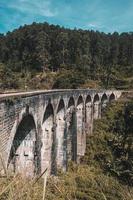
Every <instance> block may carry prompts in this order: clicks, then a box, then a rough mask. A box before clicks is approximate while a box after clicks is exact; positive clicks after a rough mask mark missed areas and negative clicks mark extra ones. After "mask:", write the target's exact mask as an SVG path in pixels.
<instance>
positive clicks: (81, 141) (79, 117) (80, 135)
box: [77, 96, 85, 162]
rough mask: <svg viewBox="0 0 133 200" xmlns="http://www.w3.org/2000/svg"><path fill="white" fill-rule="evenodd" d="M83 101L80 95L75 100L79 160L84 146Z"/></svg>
mask: <svg viewBox="0 0 133 200" xmlns="http://www.w3.org/2000/svg"><path fill="white" fill-rule="evenodd" d="M83 108H84V102H83V98H82V96H79V98H78V101H77V156H78V157H77V161H78V162H79V161H80V158H81V157H82V156H83V155H84V147H85V141H84V137H85V133H84V131H83V130H84V127H83V121H84V113H83Z"/></svg>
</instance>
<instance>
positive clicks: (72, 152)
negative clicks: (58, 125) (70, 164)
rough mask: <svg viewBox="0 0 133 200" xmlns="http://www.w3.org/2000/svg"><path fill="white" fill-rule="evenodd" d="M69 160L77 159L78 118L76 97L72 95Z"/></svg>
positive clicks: (68, 110)
mask: <svg viewBox="0 0 133 200" xmlns="http://www.w3.org/2000/svg"><path fill="white" fill-rule="evenodd" d="M66 123H67V144H66V145H67V160H73V161H76V160H77V119H76V110H75V102H74V98H73V97H70V99H69V102H68V108H67V114H66Z"/></svg>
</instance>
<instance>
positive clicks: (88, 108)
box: [85, 95, 93, 133]
mask: <svg viewBox="0 0 133 200" xmlns="http://www.w3.org/2000/svg"><path fill="white" fill-rule="evenodd" d="M92 123H93V122H92V99H91V96H90V95H88V96H87V98H86V101H85V125H86V126H85V127H86V128H85V130H86V133H91V131H92Z"/></svg>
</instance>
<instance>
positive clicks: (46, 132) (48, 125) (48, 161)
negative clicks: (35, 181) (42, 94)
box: [41, 103, 56, 173]
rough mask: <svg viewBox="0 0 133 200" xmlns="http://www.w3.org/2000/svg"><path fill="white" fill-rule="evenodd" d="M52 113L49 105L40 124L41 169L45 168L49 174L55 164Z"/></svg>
mask: <svg viewBox="0 0 133 200" xmlns="http://www.w3.org/2000/svg"><path fill="white" fill-rule="evenodd" d="M53 125H54V111H53V107H52V105H51V104H50V103H49V104H48V106H47V107H46V110H45V113H44V117H43V123H42V131H43V133H42V149H41V169H42V172H43V171H44V170H45V169H46V168H47V169H48V171H49V173H52V172H53V170H54V169H53V168H54V167H56V166H54V164H55V162H54V161H55V138H54V134H53Z"/></svg>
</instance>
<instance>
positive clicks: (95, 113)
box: [93, 94, 100, 119]
mask: <svg viewBox="0 0 133 200" xmlns="http://www.w3.org/2000/svg"><path fill="white" fill-rule="evenodd" d="M99 104H100V98H99V95H98V94H96V95H95V96H94V100H93V118H94V119H98V118H99V116H100V105H99Z"/></svg>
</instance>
